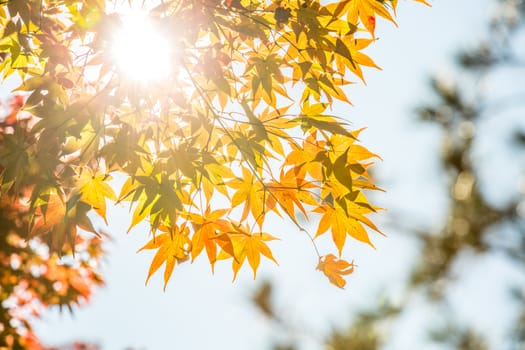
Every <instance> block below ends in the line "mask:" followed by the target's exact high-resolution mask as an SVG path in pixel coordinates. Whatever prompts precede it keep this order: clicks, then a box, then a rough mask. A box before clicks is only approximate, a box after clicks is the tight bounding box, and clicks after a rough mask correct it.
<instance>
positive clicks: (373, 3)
mask: <svg viewBox="0 0 525 350" xmlns="http://www.w3.org/2000/svg"><path fill="white" fill-rule="evenodd" d="M344 4H345V5H346V6H347V8H346V11H347V12H348V21H349V22H350V23H354V24H357V19H358V18H359V19H360V20H361V24H363V25H364V26H365V28H366V30H368V32H369V33H370V34H372V37H373V38H375V27H376V15H379V16H381V17H383V18H385V19H387V20H389V21H390V22H392V23H394V24H395V25H396V26H397V23H396V21H395V20H394V18H393V17H392V15H391V14H390V12H388V9H387V8H386V7H385V5H384V4H383V3H381V2H379V1H377V0H351V1H345V2H344ZM336 5H337V6H339V5H338V4H337V3H336Z"/></svg>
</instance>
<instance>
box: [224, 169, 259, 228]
mask: <svg viewBox="0 0 525 350" xmlns="http://www.w3.org/2000/svg"><path fill="white" fill-rule="evenodd" d="M242 175H243V176H242V178H236V179H233V180H230V181H229V182H228V183H227V184H228V186H229V187H231V188H234V189H237V191H235V193H234V195H233V197H232V201H231V204H232V208H235V207H236V206H238V205H240V204H243V203H244V209H243V213H242V217H241V220H240V221H244V220H246V218H247V217H248V214H249V213H250V212H251V214H252V216H253V218H254V219H255V221H256V222H257V223H258V224H259V225H262V223H263V220H264V210H265V208H264V207H263V203H264V202H265V200H264V199H265V196H267V194H266V193H265V191H264V188H263V186H262V184H261V183H260V182H259V181H258V179H257V178H256V177H255V176H254V175H253V174H252V173H251V172H250V171H249V170H248V169H246V168H243V169H242Z"/></svg>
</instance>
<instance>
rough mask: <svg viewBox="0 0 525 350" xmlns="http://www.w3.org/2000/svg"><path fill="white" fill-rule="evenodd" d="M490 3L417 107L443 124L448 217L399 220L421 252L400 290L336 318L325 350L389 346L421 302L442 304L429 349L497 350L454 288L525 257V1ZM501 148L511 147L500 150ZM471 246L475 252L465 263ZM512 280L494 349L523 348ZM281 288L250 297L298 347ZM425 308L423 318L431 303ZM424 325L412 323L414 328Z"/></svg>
mask: <svg viewBox="0 0 525 350" xmlns="http://www.w3.org/2000/svg"><path fill="white" fill-rule="evenodd" d="M493 11H494V12H493V16H492V18H491V20H490V22H489V23H488V26H487V27H488V28H487V35H486V38H485V39H484V40H483V41H482V42H479V43H478V44H477V45H475V46H473V47H470V48H467V49H466V50H464V51H462V52H460V53H458V54H457V56H456V63H457V72H458V74H456V75H455V76H454V77H441V76H434V77H432V78H431V80H430V85H431V88H432V90H433V95H434V98H433V102H432V103H430V104H428V105H423V106H420V107H418V108H417V109H416V113H415V114H416V115H417V119H418V120H417V121H416V122H417V123H421V124H422V125H421V126H422V127H424V125H425V123H433V124H434V125H438V126H439V128H440V129H441V135H442V140H441V145H442V147H441V154H440V155H437V156H439V157H440V165H441V176H442V177H443V178H445V179H446V181H445V183H446V184H447V186H446V188H445V190H446V191H448V198H449V199H448V210H447V211H448V215H447V218H446V220H445V221H444V222H443V223H442V226H441V227H437V228H435V229H430V230H429V229H426V228H425V229H423V228H419V227H417V226H418V225H417V224H416V223H413V221H414V220H413V218H411V217H401V218H398V219H399V220H398V221H399V222H402V224H401V223H399V227H398V228H399V229H400V230H402V231H403V232H406V233H407V234H409V235H410V236H411V237H412V238H413V240H414V241H415V243H416V244H418V246H419V247H420V252H421V253H420V256H419V258H418V259H416V261H414V262H413V265H412V268H411V269H412V272H411V274H410V278H409V280H408V281H407V283H406V286H405V290H404V292H403V296H402V297H401V298H398V297H392V296H389V295H385V297H384V300H383V301H381V302H379V303H377V307H375V308H373V309H366V310H361V311H359V312H357V313H355V314H354V315H353V322H352V323H351V324H349V325H347V326H343V325H338V326H336V327H335V328H334V329H333V330H332V332H331V333H330V334H329V335H328V336H327V337H326V338H325V344H326V349H329V350H348V349H359V350H375V349H382V348H385V347H388V344H389V334H392V332H394V331H396V332H399V331H400V330H402V331H406V332H411V330H410V329H404V328H400V327H399V323H400V319H401V317H402V315H403V313H404V312H405V311H406V310H407V309H409V308H410V307H411V306H413V305H414V304H417V305H420V304H421V302H423V303H426V304H429V305H431V307H432V310H438V313H437V315H432V317H435V316H438V318H440V319H441V322H437V323H436V325H435V326H434V327H432V328H430V329H428V330H427V333H428V337H427V340H428V347H425V348H430V347H431V346H435V347H436V348H439V349H457V350H488V349H492V348H491V346H490V345H489V342H488V341H487V340H486V336H487V335H486V334H480V332H478V331H477V330H476V327H475V325H474V323H475V320H464V319H462V320H461V321H459V320H458V319H459V318H458V317H457V315H456V313H455V310H452V309H451V308H450V305H449V303H448V301H447V293H448V292H449V290H450V289H451V288H452V285H453V284H454V283H455V282H457V280H458V278H460V277H461V276H462V275H463V274H462V273H464V272H466V273H467V274H468V269H469V268H471V267H472V266H473V265H472V264H473V263H476V261H481V260H482V259H483V258H486V257H487V256H501V257H503V258H504V259H506V260H507V261H509V262H510V263H511V264H514V265H515V266H518V268H519V269H523V267H524V264H525V196H524V194H525V177H523V170H524V169H525V157H524V155H525V152H524V151H525V129H523V120H524V119H525V118H524V117H525V115H524V114H525V89H524V87H525V84H524V83H525V74H524V72H525V50H524V49H525V40H524V39H525V2H524V1H520V0H500V1H497V2H496V4H495V6H494V10H493ZM494 121H495V122H496V123H497V124H499V125H501V126H500V127H501V128H503V129H505V130H507V133H506V134H505V135H504V137H494V135H497V133H496V132H493V131H494V130H493V128H491V127H490V125H491V123H494ZM520 121H521V124H520ZM487 125H488V127H487ZM502 150H503V151H504V152H505V153H506V154H504V155H503V154H501V153H498V152H501V151H502ZM495 158H499V160H500V161H501V159H504V160H506V159H511V162H506V163H505V164H504V167H503V168H500V169H498V168H495V167H494V166H493V164H500V163H498V160H497V159H495ZM497 172H508V173H510V174H511V175H512V174H521V176H522V180H521V185H520V186H513V184H510V186H509V184H506V183H501V182H500V181H498V177H497V176H494V173H497ZM494 193H496V196H494V195H492V194H494ZM494 198H496V199H494ZM392 209H394V210H395V208H392ZM407 223H408V224H407ZM394 226H395V225H394ZM407 227H409V228H407ZM466 254H467V255H468V256H469V257H471V258H472V257H473V259H474V260H469V263H468V264H461V259H462V258H463V257H464V255H466ZM458 269H462V270H463V271H458ZM523 272H525V270H523ZM483 278H485V280H484V281H481V282H480V283H479V285H485V286H486V287H487V288H490V283H491V282H490V281H491V276H490V275H489V276H484V277H483ZM509 283H510V285H512V286H513V287H512V288H511V289H510V290H509V292H508V302H509V303H512V305H514V306H515V310H516V312H515V314H514V315H508V317H509V318H512V322H511V323H512V324H513V326H512V327H511V329H509V330H508V334H507V339H506V341H505V344H499V345H498V346H497V347H495V348H494V349H495V350H507V349H508V350H518V349H525V285H523V283H520V281H509ZM385 287H387V286H385ZM274 288H277V289H278V286H273V285H272V284H271V283H270V282H265V283H263V284H262V285H260V287H259V288H258V289H257V290H256V291H255V292H254V295H253V298H252V300H253V303H254V305H255V306H256V307H257V309H258V310H259V311H260V312H261V313H262V314H264V315H265V316H267V317H268V318H269V319H270V320H271V322H275V323H276V324H278V325H279V326H280V327H282V329H284V330H285V335H284V336H280V337H276V339H274V343H275V345H274V347H273V348H274V349H275V350H283V349H287V350H291V349H296V348H297V347H296V346H297V345H296V343H297V342H296V338H295V331H294V330H293V327H292V326H291V325H290V324H287V322H286V321H285V319H287V318H283V317H281V315H280V312H279V309H278V308H277V307H275V305H273V298H274V294H275V293H274V292H273V290H274ZM348 288H351V284H350V285H349V287H348ZM385 290H387V288H385ZM471 292H472V293H476V292H477V291H476V290H473V291H471ZM471 297H472V295H464V296H463V298H464V302H465V303H469V300H470V298H471ZM398 299H399V300H398ZM421 300H423V301H421ZM477 307H487V306H486V305H478V306H477ZM420 310H421V311H420V313H422V315H421V317H422V318H425V314H424V313H425V312H428V309H427V308H421V309H420ZM503 321H506V320H498V319H494V320H493V322H495V323H500V322H503ZM419 326H420V325H417V324H416V325H414V324H411V327H413V328H417V327H419Z"/></svg>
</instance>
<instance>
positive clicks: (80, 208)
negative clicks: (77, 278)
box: [29, 193, 97, 254]
mask: <svg viewBox="0 0 525 350" xmlns="http://www.w3.org/2000/svg"><path fill="white" fill-rule="evenodd" d="M89 209H90V208H89V206H87V205H86V204H84V203H81V202H79V197H78V195H77V196H72V197H71V198H69V199H68V200H67V201H66V200H65V199H63V198H61V196H59V195H57V194H56V193H50V194H48V195H47V196H44V197H43V198H40V199H39V204H38V205H37V206H36V208H35V215H34V218H33V223H32V225H31V230H30V232H29V237H30V238H31V237H35V236H43V237H45V238H46V240H47V243H48V245H49V247H50V248H51V249H52V250H53V251H55V252H57V253H59V254H61V253H62V250H63V246H64V245H65V244H68V245H69V246H70V247H71V248H74V246H75V238H76V234H77V227H79V228H81V229H83V230H85V231H88V232H92V233H95V234H97V232H96V230H95V228H94V227H93V224H92V222H91V220H90V219H89V218H88V217H87V216H86V214H87V212H88V211H89Z"/></svg>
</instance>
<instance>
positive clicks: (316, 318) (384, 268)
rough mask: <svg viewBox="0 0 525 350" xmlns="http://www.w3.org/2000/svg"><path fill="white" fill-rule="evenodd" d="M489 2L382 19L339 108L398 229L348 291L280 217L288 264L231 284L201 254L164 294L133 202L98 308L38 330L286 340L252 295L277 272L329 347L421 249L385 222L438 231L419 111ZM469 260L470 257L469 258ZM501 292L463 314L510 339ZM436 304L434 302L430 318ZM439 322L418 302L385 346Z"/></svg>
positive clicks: (211, 342)
mask: <svg viewBox="0 0 525 350" xmlns="http://www.w3.org/2000/svg"><path fill="white" fill-rule="evenodd" d="M489 3H490V1H488V0H462V1H457V0H436V1H432V4H433V7H432V8H427V7H425V6H421V5H420V4H416V3H414V2H412V1H401V2H400V5H399V10H398V19H397V22H398V23H399V27H398V28H396V27H394V26H393V25H392V24H390V23H387V22H384V21H378V28H377V32H378V33H379V34H378V36H379V37H380V40H379V41H378V42H377V43H376V44H375V45H374V46H373V47H372V48H371V49H369V50H368V51H367V52H368V53H369V54H370V56H371V57H372V58H373V59H374V60H375V61H376V63H377V64H379V65H380V66H381V67H382V68H383V70H382V71H373V70H368V71H366V72H365V77H366V80H367V82H368V86H366V87H364V86H353V87H351V88H350V91H349V96H350V99H351V100H352V102H353V103H354V105H355V107H352V108H348V107H344V108H342V107H340V108H339V109H338V110H336V113H338V114H340V115H344V116H346V117H348V120H349V121H350V122H351V123H352V124H353V125H354V126H355V127H356V128H358V127H362V126H367V127H368V129H367V130H366V131H365V132H364V134H362V141H363V142H364V143H365V145H366V146H368V147H369V148H371V149H372V150H373V151H375V152H377V153H379V154H380V155H381V156H382V157H383V159H384V161H383V162H382V163H381V164H378V165H377V166H376V171H375V174H376V176H377V180H378V183H379V185H380V186H381V187H384V188H386V189H387V190H388V192H387V193H385V194H380V195H378V196H376V197H375V198H376V199H375V201H376V203H377V204H379V205H380V206H383V207H386V208H392V209H391V211H389V212H386V213H381V214H380V215H378V216H377V217H376V220H377V221H378V222H380V223H381V222H382V223H383V224H382V227H383V228H385V230H386V232H387V233H388V236H389V237H388V238H384V237H381V236H379V235H375V234H373V233H372V240H373V242H374V244H375V245H376V247H377V250H372V249H370V248H369V247H367V246H365V245H363V244H359V243H355V244H354V243H351V244H350V246H349V248H348V250H346V255H347V257H350V258H355V260H356V261H357V263H358V265H359V268H358V269H357V271H356V272H355V273H354V274H353V275H352V276H350V277H349V278H348V284H347V287H346V289H345V290H339V289H337V288H335V287H333V286H332V285H330V284H329V283H328V281H327V280H326V279H325V277H324V276H323V275H322V274H321V273H320V272H318V271H316V270H315V266H316V263H317V258H316V255H315V253H314V251H313V249H312V247H311V243H310V242H309V241H308V239H307V238H306V237H303V236H302V235H301V233H299V232H298V231H297V229H296V228H295V226H293V225H291V224H284V223H281V222H276V223H275V225H274V227H273V228H268V231H270V232H271V231H272V229H273V230H275V233H276V235H278V236H280V237H281V238H282V241H279V242H276V243H274V244H273V245H272V248H273V249H274V255H275V257H276V258H277V260H278V261H279V263H280V266H275V265H273V264H271V263H269V262H263V263H262V264H261V267H260V270H259V272H258V281H255V282H254V281H253V280H252V274H251V271H249V270H248V269H246V268H243V270H241V272H240V274H239V276H238V279H237V281H236V282H235V283H234V284H232V283H231V277H232V274H231V269H230V266H229V264H218V265H217V268H216V273H215V275H211V273H210V268H209V265H208V264H207V262H206V261H204V260H202V259H201V260H198V261H197V262H196V263H194V264H193V265H189V264H184V265H181V266H180V267H177V268H176V269H175V271H174V273H173V276H172V279H171V281H170V283H169V285H168V288H167V291H166V292H163V291H162V281H161V278H162V276H161V274H157V275H156V276H154V277H153V278H152V279H151V281H150V283H149V285H148V286H147V287H145V286H144V281H145V277H146V273H147V270H148V267H149V263H150V259H151V257H152V255H151V254H149V253H141V254H135V251H136V250H137V249H138V248H139V247H141V246H142V245H143V244H144V243H145V242H146V241H147V236H146V234H147V228H145V227H144V226H143V227H142V228H138V229H135V230H134V231H133V232H132V233H131V234H128V235H126V234H125V232H126V229H127V226H128V224H129V215H128V213H127V210H126V209H124V208H116V209H110V213H109V220H110V222H111V225H110V230H111V234H112V237H113V241H112V242H110V243H108V245H107V247H108V251H109V254H108V256H107V260H106V263H105V266H104V270H103V271H104V275H105V278H106V281H107V285H106V286H105V287H104V288H102V289H100V290H98V291H96V292H95V295H94V297H93V299H92V302H91V304H90V305H89V306H87V307H85V308H82V309H79V310H77V311H76V312H75V314H74V316H71V315H69V314H68V313H64V314H61V315H60V314H59V313H58V312H51V313H46V314H44V315H43V317H42V319H41V321H38V322H37V323H36V327H35V328H36V331H37V334H38V335H39V336H40V337H41V339H42V340H43V341H44V342H45V343H50V344H51V343H53V344H58V343H64V342H67V341H71V340H77V339H83V340H86V341H95V342H98V343H99V344H101V345H102V346H103V348H104V349H109V350H119V349H124V348H125V347H127V346H133V347H135V348H144V349H148V350H164V349H211V348H215V349H225V348H228V349H229V350H243V349H254V350H257V349H268V348H269V346H270V343H269V342H268V340H269V339H276V337H278V335H279V329H278V328H276V327H275V326H274V325H272V324H271V323H269V322H268V321H267V320H266V319H265V318H264V317H263V316H262V315H260V314H258V313H257V312H256V311H255V309H254V307H253V306H252V305H251V304H250V301H249V298H250V296H251V293H252V292H253V290H255V288H256V286H257V285H258V282H259V281H262V280H263V279H265V278H268V279H271V280H272V281H274V282H275V285H276V287H277V288H276V297H277V298H276V304H277V308H278V309H279V310H280V311H281V312H282V317H283V318H285V319H287V320H289V321H290V322H291V323H292V324H293V325H294V327H295V328H296V334H297V340H298V344H299V345H301V347H300V348H301V349H312V350H313V349H319V348H320V344H321V342H322V341H323V337H324V336H325V335H326V334H327V332H328V331H329V330H330V328H331V327H332V326H333V325H342V324H344V323H345V322H348V321H350V320H351V317H352V314H353V312H355V311H357V310H358V309H360V308H362V307H364V306H367V305H368V306H373V305H374V303H377V302H378V300H379V299H378V296H379V295H381V294H382V293H383V292H385V288H386V291H387V292H388V293H392V294H393V295H395V293H396V292H398V293H399V292H401V290H402V289H401V288H402V286H403V283H404V279H405V278H406V276H407V273H408V267H409V265H410V262H411V261H412V259H413V258H414V257H415V256H416V255H417V253H418V252H417V247H416V246H415V245H414V244H412V242H411V241H410V240H409V239H408V238H407V237H406V236H405V235H403V234H401V233H400V232H398V231H396V230H395V229H390V228H388V225H387V223H388V222H389V221H390V222H391V221H395V220H397V218H399V215H398V214H402V215H410V217H411V219H412V220H413V221H412V222H411V223H407V224H421V225H424V226H425V227H436V226H439V224H440V222H441V221H442V220H443V218H444V216H445V215H446V212H445V209H446V207H445V204H446V193H444V192H443V191H442V190H443V185H444V182H443V179H440V178H438V176H437V175H438V174H439V172H438V160H437V158H436V157H435V154H436V152H437V149H438V148H439V142H440V140H439V130H438V129H437V128H435V127H431V126H424V127H421V125H415V124H414V123H413V120H414V119H415V116H414V114H413V113H412V111H413V109H414V108H415V107H416V106H418V105H420V104H423V103H425V102H428V101H429V100H430V94H429V88H428V86H427V80H428V77H429V74H430V73H434V72H451V73H452V72H453V70H452V69H451V67H452V64H451V62H452V54H453V53H455V52H456V50H457V49H459V48H462V47H465V46H466V45H467V46H468V45H471V44H474V43H476V42H477V41H478V39H479V38H480V37H482V34H483V30H484V28H485V22H486V19H487V16H488V15H489V7H488V5H489ZM464 263H465V264H468V257H467V258H466V261H465V262H464ZM483 264H484V265H483ZM483 264H482V265H481V266H477V267H476V268H473V276H476V273H483V272H484V271H486V270H488V271H494V273H493V275H494V276H496V277H494V278H497V279H496V280H494V281H493V282H491V284H497V283H498V281H499V279H501V280H503V279H504V278H507V277H508V276H513V277H515V278H521V279H523V276H522V275H521V274H519V273H518V272H517V271H514V270H512V268H509V267H508V266H507V265H505V263H503V262H499V261H496V262H494V261H492V260H490V261H486V262H483ZM478 270H479V271H478ZM497 276H499V277H497ZM468 283H470V282H469V281H467V284H468ZM471 283H472V284H473V285H472V286H470V287H471V288H479V285H477V283H479V282H477V280H473V281H472V282H471ZM502 283H503V282H502ZM458 288H460V290H461V288H463V287H461V286H460V287H458ZM480 289H481V288H480ZM496 294H497V288H495V289H493V290H489V292H480V293H478V294H476V298H474V299H473V301H472V302H473V303H476V304H478V303H479V305H484V307H485V310H479V309H480V308H479V307H475V308H469V307H467V306H465V307H463V308H464V309H465V310H463V309H461V303H460V302H458V303H457V304H458V305H459V309H461V310H460V311H461V312H462V313H463V314H465V315H466V316H465V317H467V316H469V315H475V316H476V312H485V313H486V314H480V315H479V317H480V321H479V322H478V323H479V325H478V326H479V328H480V329H481V330H482V331H485V330H486V331H487V332H489V331H490V334H488V335H489V339H490V340H491V342H492V343H493V344H498V342H499V341H501V339H502V336H503V333H502V332H503V330H501V328H502V327H503V326H499V325H497V324H494V323H493V322H490V318H488V317H485V316H487V315H491V314H492V315H493V316H494V315H495V317H497V316H498V315H500V316H501V319H502V318H503V316H504V315H506V312H509V310H508V309H505V308H503V309H501V308H498V309H496V308H494V307H493V308H491V307H490V306H489V305H488V304H489V303H488V302H490V301H491V298H493V296H494V295H496ZM498 295H499V294H498ZM453 306H454V305H453ZM421 307H423V306H421ZM425 310H426V309H425ZM416 311H417V312H416ZM432 311H433V310H432V309H428V312H427V314H428V315H431V313H432ZM418 315H419V316H418ZM498 318H499V317H498ZM483 319H485V321H484V320H483ZM431 321H432V319H431V317H430V316H429V317H428V318H427V319H424V320H423V319H421V309H419V310H415V311H414V312H412V311H410V310H409V312H407V313H406V314H404V315H403V317H402V322H401V324H400V325H399V327H404V328H400V329H405V330H406V329H407V328H406V327H405V326H406V325H407V324H410V323H411V322H412V323H413V324H414V327H411V332H410V334H407V332H406V331H404V332H397V333H395V334H392V336H391V338H390V342H389V344H388V345H387V347H386V348H387V349H390V350H397V349H399V350H406V349H416V348H417V347H416V346H417V344H421V342H422V341H423V339H424V336H425V333H424V329H423V327H419V326H420V325H422V324H428V323H429V322H431ZM489 322H490V323H489Z"/></svg>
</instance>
